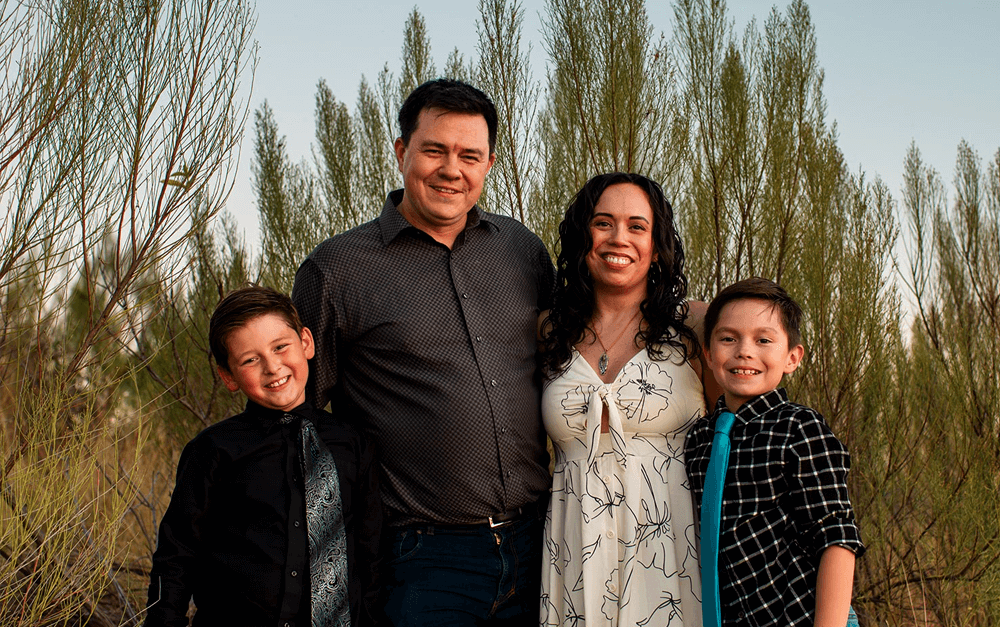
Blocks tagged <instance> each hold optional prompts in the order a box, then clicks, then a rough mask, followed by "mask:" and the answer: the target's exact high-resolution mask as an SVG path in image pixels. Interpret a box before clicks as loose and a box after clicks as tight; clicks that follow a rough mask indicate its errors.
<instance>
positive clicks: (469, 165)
mask: <svg viewBox="0 0 1000 627" xmlns="http://www.w3.org/2000/svg"><path fill="white" fill-rule="evenodd" d="M395 148H396V159H397V160H398V161H399V171H400V172H402V173H403V187H404V191H403V202H402V203H400V205H399V212H400V213H401V214H403V217H404V218H406V220H407V221H408V222H409V223H410V224H412V225H413V226H415V227H417V228H418V229H420V230H422V231H424V232H426V233H427V234H429V235H430V236H431V237H433V238H434V239H436V240H438V241H440V242H442V243H445V244H447V245H449V246H450V245H451V243H452V242H454V240H455V237H456V236H457V235H458V233H459V232H461V230H462V229H463V228H464V227H465V219H466V214H467V213H468V212H469V210H470V209H472V206H473V205H474V204H476V201H478V200H479V195H480V194H481V193H482V191H483V181H484V180H485V179H486V173H487V172H489V171H490V167H491V166H492V165H493V160H494V159H495V155H493V154H491V153H490V142H489V130H488V129H487V126H486V119H485V118H484V117H483V116H481V115H477V114H472V113H455V112H450V111H444V110H443V109H424V110H423V111H421V112H420V115H419V117H418V118H417V128H416V129H415V130H414V131H413V134H412V135H410V141H409V143H408V144H403V140H402V138H399V139H397V140H396V144H395Z"/></svg>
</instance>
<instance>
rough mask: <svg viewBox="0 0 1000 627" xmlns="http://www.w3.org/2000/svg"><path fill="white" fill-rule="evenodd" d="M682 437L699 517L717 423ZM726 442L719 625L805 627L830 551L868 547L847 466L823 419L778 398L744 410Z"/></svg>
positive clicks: (766, 397) (858, 551)
mask: <svg viewBox="0 0 1000 627" xmlns="http://www.w3.org/2000/svg"><path fill="white" fill-rule="evenodd" d="M725 409H726V405H725V402H724V400H722V399H720V400H719V403H718V404H717V405H716V410H715V412H714V413H713V414H712V416H711V417H710V418H706V419H704V420H700V421H698V422H697V423H695V425H694V426H693V427H692V428H691V431H689V432H688V435H687V439H686V441H685V446H684V454H685V458H686V464H687V469H688V476H689V478H690V479H691V487H692V488H693V490H694V495H695V502H696V503H697V505H698V511H699V512H700V511H701V499H702V492H703V491H704V488H705V474H706V473H707V472H708V462H709V458H710V457H711V448H712V437H713V433H714V431H715V421H716V419H717V418H718V417H719V414H720V413H721V412H722V411H723V410H725ZM734 413H735V415H736V420H735V421H734V422H733V428H732V431H730V433H729V438H730V442H731V444H730V451H729V468H728V470H727V471H726V482H725V486H724V488H723V492H722V520H721V524H720V526H719V529H720V536H719V598H720V599H721V601H722V623H723V624H724V625H733V626H735V625H741V626H746V625H751V626H756V627H764V626H765V625H774V626H778V625H781V626H786V625H812V624H813V618H814V615H815V611H816V573H817V570H818V568H819V559H820V555H821V554H822V552H823V550H824V549H826V548H827V547H830V546H833V545H838V546H843V547H844V548H847V549H849V550H851V551H853V552H854V553H855V555H857V556H859V557H860V556H861V555H862V554H863V553H864V550H865V547H864V545H863V544H862V543H861V534H860V532H859V531H858V526H857V524H856V523H855V521H854V510H853V509H852V508H851V501H850V498H848V495H847V472H848V470H849V469H850V465H851V460H850V456H849V455H848V453H847V449H846V448H844V445H843V444H841V443H840V440H838V439H837V437H836V436H835V435H833V432H832V431H830V428H829V427H828V426H827V425H826V422H825V421H824V420H823V417H822V416H821V415H820V414H818V413H817V412H816V411H814V410H812V409H809V408H808V407H803V406H802V405H796V404H794V403H790V402H788V397H787V396H786V395H785V390H784V389H780V388H779V389H777V390H773V391H771V392H768V393H767V394H763V395H761V396H758V397H757V398H755V399H753V400H751V401H748V402H747V403H744V404H743V406H742V407H740V408H739V409H738V410H737V411H736V412H734Z"/></svg>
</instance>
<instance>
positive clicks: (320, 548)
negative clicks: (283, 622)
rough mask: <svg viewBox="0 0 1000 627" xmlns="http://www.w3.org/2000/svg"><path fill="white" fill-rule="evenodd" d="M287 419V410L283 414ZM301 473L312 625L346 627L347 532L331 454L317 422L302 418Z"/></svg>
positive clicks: (347, 608)
mask: <svg viewBox="0 0 1000 627" xmlns="http://www.w3.org/2000/svg"><path fill="white" fill-rule="evenodd" d="M286 418H291V415H288V414H286ZM300 435H301V436H302V449H301V452H302V456H301V461H302V476H303V477H305V492H306V529H307V531H308V533H309V583H310V593H311V596H310V599H311V607H312V625H313V627H350V624H351V606H350V604H349V603H348V598H347V533H346V531H345V529H344V512H343V509H342V507H341V500H340V480H339V479H338V476H337V466H336V464H334V461H333V455H331V454H330V451H328V450H327V448H326V446H325V445H324V444H323V442H322V441H321V440H320V439H319V434H317V433H316V427H315V426H313V423H312V422H310V421H309V420H307V419H305V418H303V419H302V428H301V431H300Z"/></svg>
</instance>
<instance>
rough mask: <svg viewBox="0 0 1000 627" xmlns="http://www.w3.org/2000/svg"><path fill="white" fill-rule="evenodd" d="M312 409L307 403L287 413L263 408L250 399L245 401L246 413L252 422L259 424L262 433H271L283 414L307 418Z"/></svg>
mask: <svg viewBox="0 0 1000 627" xmlns="http://www.w3.org/2000/svg"><path fill="white" fill-rule="evenodd" d="M311 409H312V405H311V404H310V403H309V401H306V402H305V403H302V404H301V405H299V406H298V407H295V408H293V409H291V410H289V411H283V410H280V409H271V408H269V407H264V406H263V405H259V404H257V403H255V402H253V401H251V400H250V399H247V407H246V410H245V411H246V413H247V414H248V415H250V416H252V417H253V419H254V420H257V421H259V422H260V425H261V427H263V429H264V431H265V432H267V431H271V430H272V429H274V428H275V427H277V426H278V424H279V423H280V422H281V419H282V418H284V417H285V414H291V415H292V416H295V417H305V418H308V417H309V416H308V412H309V411H310V410H311Z"/></svg>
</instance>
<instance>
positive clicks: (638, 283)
mask: <svg viewBox="0 0 1000 627" xmlns="http://www.w3.org/2000/svg"><path fill="white" fill-rule="evenodd" d="M590 237H591V240H592V241H593V246H592V247H591V249H590V252H588V253H587V268H588V269H589V270H590V276H591V277H593V280H594V288H595V289H597V290H607V289H611V290H614V291H616V292H629V291H632V290H641V291H642V292H643V293H645V291H646V277H647V275H648V274H649V266H650V264H651V263H653V262H655V261H656V260H657V254H656V252H655V250H654V248H653V208H652V207H651V206H650V204H649V198H647V197H646V192H644V191H643V190H642V189H640V188H639V187H637V186H636V185H633V184H631V183H618V184H616V185H611V186H610V187H608V188H607V189H605V190H604V193H603V194H601V198H600V200H598V201H597V205H596V206H595V207H594V214H593V215H592V216H591V218H590Z"/></svg>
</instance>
